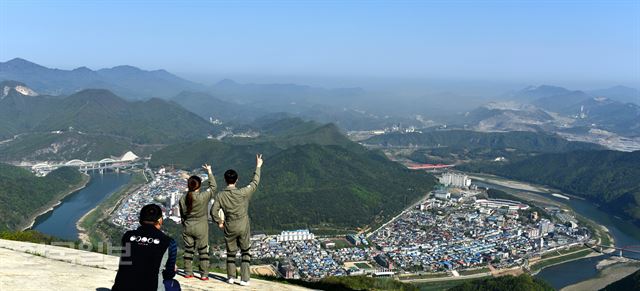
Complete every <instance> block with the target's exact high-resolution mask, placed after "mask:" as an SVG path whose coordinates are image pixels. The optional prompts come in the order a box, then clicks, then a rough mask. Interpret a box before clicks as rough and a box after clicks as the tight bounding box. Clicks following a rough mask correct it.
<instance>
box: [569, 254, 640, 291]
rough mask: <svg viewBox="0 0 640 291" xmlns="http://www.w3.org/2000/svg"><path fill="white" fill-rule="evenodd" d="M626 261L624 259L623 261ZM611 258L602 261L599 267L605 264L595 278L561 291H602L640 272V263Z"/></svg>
mask: <svg viewBox="0 0 640 291" xmlns="http://www.w3.org/2000/svg"><path fill="white" fill-rule="evenodd" d="M611 260H617V261H618V262H615V263H612V262H610V261H611ZM623 260H624V259H623ZM623 260H620V259H614V258H609V259H606V260H602V261H600V263H598V265H601V264H605V265H606V266H605V267H603V268H602V269H601V270H600V271H599V272H598V275H597V276H596V277H595V278H592V279H589V280H586V281H582V282H580V283H577V284H573V285H569V286H567V287H564V288H562V289H560V290H561V291H580V290H600V289H602V288H604V287H606V286H607V285H609V284H611V283H613V282H615V281H618V280H620V279H622V278H624V277H626V276H628V275H630V274H632V273H633V272H635V271H637V270H640V262H637V261H628V260H624V261H623Z"/></svg>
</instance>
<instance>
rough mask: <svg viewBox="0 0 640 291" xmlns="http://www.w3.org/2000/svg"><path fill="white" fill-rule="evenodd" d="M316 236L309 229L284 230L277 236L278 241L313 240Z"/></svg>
mask: <svg viewBox="0 0 640 291" xmlns="http://www.w3.org/2000/svg"><path fill="white" fill-rule="evenodd" d="M315 238H316V236H315V235H314V234H313V233H311V232H309V230H308V229H299V230H284V231H282V232H281V233H280V234H279V235H278V236H277V237H276V239H277V240H278V242H283V241H302V240H313V239H315Z"/></svg>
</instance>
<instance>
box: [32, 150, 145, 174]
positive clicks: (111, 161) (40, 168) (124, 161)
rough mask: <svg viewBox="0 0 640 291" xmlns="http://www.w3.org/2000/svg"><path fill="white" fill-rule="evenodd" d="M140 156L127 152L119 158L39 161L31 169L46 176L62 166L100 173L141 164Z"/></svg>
mask: <svg viewBox="0 0 640 291" xmlns="http://www.w3.org/2000/svg"><path fill="white" fill-rule="evenodd" d="M139 161H140V157H138V156H137V155H136V154H134V153H133V152H130V151H129V152H127V153H125V154H124V155H123V156H122V157H119V158H106V159H102V160H99V161H91V162H85V161H83V160H77V159H76V160H71V161H68V162H63V163H48V162H45V163H39V164H35V165H33V166H31V171H33V172H34V173H36V174H38V175H41V176H44V175H46V174H48V173H49V172H51V171H53V170H55V169H58V168H62V167H76V168H78V169H79V170H80V171H82V172H85V173H86V172H89V171H96V170H97V171H100V173H102V172H104V170H108V169H111V170H114V171H119V170H120V169H124V168H130V167H133V166H136V165H138V164H139Z"/></svg>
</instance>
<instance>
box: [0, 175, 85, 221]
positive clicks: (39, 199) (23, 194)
mask: <svg viewBox="0 0 640 291" xmlns="http://www.w3.org/2000/svg"><path fill="white" fill-rule="evenodd" d="M81 182H82V174H81V173H80V172H79V171H78V170H77V169H73V168H60V169H57V170H55V171H53V172H51V173H49V175H47V176H45V177H36V176H35V175H34V174H32V173H31V172H30V171H28V170H25V169H23V168H19V167H15V166H11V165H7V164H2V163H0V213H2V215H0V230H11V229H15V228H16V227H17V226H18V225H20V224H23V223H24V222H25V220H26V219H28V218H29V216H31V215H33V214H35V212H36V211H37V210H38V209H39V208H41V207H43V206H45V205H46V204H47V203H49V202H50V201H51V200H53V199H54V198H56V197H57V196H59V195H61V194H64V193H65V192H66V191H69V190H72V189H73V188H75V187H77V186H78V184H79V183H81Z"/></svg>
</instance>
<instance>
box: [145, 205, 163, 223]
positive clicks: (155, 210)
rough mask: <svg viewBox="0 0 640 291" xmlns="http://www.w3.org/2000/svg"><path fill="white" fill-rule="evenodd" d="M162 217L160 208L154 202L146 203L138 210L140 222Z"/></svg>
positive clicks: (154, 220) (152, 220)
mask: <svg viewBox="0 0 640 291" xmlns="http://www.w3.org/2000/svg"><path fill="white" fill-rule="evenodd" d="M160 217H162V208H160V206H158V205H156V204H147V205H145V206H144V207H142V209H141V210H140V222H144V221H148V222H156V221H158V219H160Z"/></svg>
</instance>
